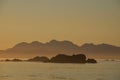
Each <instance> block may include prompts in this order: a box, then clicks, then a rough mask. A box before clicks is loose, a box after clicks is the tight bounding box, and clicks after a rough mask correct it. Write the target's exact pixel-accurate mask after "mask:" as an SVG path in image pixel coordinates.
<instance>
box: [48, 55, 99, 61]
mask: <svg viewBox="0 0 120 80" xmlns="http://www.w3.org/2000/svg"><path fill="white" fill-rule="evenodd" d="M50 62H53V63H97V61H96V60H95V59H88V60H86V56H85V55H84V54H77V55H72V56H68V55H65V54H58V55H57V56H55V57H52V58H51V60H50Z"/></svg>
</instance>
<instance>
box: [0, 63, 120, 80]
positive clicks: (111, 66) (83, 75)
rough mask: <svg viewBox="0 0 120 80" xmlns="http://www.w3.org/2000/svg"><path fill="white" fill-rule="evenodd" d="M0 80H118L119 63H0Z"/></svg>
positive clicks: (119, 75)
mask: <svg viewBox="0 0 120 80" xmlns="http://www.w3.org/2000/svg"><path fill="white" fill-rule="evenodd" d="M0 80H120V62H119V61H111V62H110V61H108V62H107V61H100V62H99V63H97V64H59V63H40V62H0Z"/></svg>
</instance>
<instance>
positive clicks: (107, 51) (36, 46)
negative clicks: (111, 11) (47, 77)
mask: <svg viewBox="0 0 120 80" xmlns="http://www.w3.org/2000/svg"><path fill="white" fill-rule="evenodd" d="M61 53H62V54H73V53H75V54H79V53H85V54H86V55H87V56H90V57H95V58H120V47H117V46H113V45H109V44H99V45H95V44H92V43H90V44H88V43H86V44H83V45H81V46H78V45H76V44H74V43H72V42H71V41H67V40H64V41H57V40H51V41H50V42H47V43H41V42H38V41H33V42H31V43H26V42H22V43H19V44H17V45H15V46H14V47H12V48H9V49H7V50H1V51H0V57H2V58H7V57H17V58H20V57H33V56H37V55H38V56H53V55H57V54H61Z"/></svg>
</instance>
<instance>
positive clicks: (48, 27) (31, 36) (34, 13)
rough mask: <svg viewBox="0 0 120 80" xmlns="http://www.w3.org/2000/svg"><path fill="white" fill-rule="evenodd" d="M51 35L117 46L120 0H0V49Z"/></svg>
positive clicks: (59, 38)
mask: <svg viewBox="0 0 120 80" xmlns="http://www.w3.org/2000/svg"><path fill="white" fill-rule="evenodd" d="M52 39H56V40H70V41H73V42H74V43H76V44H78V45H81V44H83V43H95V44H99V43H110V44H113V45H119V46H120V0H0V49H6V48H10V47H12V46H13V45H15V44H17V43H19V42H23V41H26V42H31V41H37V40H38V41H41V42H47V41H49V40H52Z"/></svg>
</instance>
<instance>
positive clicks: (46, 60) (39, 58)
mask: <svg viewBox="0 0 120 80" xmlns="http://www.w3.org/2000/svg"><path fill="white" fill-rule="evenodd" d="M27 61H41V62H49V58H47V57H44V56H42V57H39V56H36V57H34V58H31V59H28V60H27Z"/></svg>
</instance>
